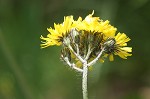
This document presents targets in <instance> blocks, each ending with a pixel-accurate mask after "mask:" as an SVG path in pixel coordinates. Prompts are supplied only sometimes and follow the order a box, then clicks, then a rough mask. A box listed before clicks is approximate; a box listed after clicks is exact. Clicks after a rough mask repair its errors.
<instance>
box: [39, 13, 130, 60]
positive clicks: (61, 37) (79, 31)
mask: <svg viewBox="0 0 150 99" xmlns="http://www.w3.org/2000/svg"><path fill="white" fill-rule="evenodd" d="M93 15H94V11H93V12H92V13H91V14H89V15H87V16H86V17H85V19H83V20H82V17H79V18H78V19H77V20H74V19H73V16H66V17H64V22H63V23H61V24H55V23H54V28H51V27H50V28H48V29H47V30H48V31H49V34H48V35H47V37H43V36H41V39H42V40H43V41H44V42H42V44H41V47H42V48H45V47H48V46H52V45H57V46H60V45H62V44H63V47H65V49H64V50H63V52H62V53H65V54H64V56H65V57H69V56H70V58H69V59H70V60H71V58H72V59H73V57H72V56H73V55H71V53H72V50H75V51H80V52H77V53H78V54H81V57H83V58H84V57H85V59H87V60H88V61H89V62H90V61H92V60H93V59H94V58H95V57H97V55H98V53H99V52H100V51H101V50H102V49H103V48H104V53H103V57H101V58H100V60H101V61H103V58H104V57H107V56H109V60H110V61H113V60H114V58H113V54H114V55H118V56H120V57H121V58H123V59H126V58H127V56H131V55H132V54H130V52H132V48H131V47H126V46H127V42H128V41H130V39H129V38H128V37H127V36H126V34H124V33H118V34H117V35H116V31H117V28H115V27H114V26H112V25H110V23H109V21H108V20H106V21H103V20H101V19H100V18H99V17H93ZM77 47H78V48H79V49H78V50H77ZM69 49H70V50H69ZM89 50H91V52H90V51H89ZM89 52H90V54H89V55H86V54H87V53H89ZM74 56H75V55H74ZM86 56H87V57H89V58H86ZM74 59H75V58H74Z"/></svg>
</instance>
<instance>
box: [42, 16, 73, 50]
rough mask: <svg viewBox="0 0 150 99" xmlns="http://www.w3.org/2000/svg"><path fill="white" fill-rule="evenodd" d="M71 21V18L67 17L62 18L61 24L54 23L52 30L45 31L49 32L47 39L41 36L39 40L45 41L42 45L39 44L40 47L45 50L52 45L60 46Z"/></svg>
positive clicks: (70, 26) (68, 30) (69, 28)
mask: <svg viewBox="0 0 150 99" xmlns="http://www.w3.org/2000/svg"><path fill="white" fill-rule="evenodd" d="M73 21H74V20H73V16H67V17H64V22H63V23H62V24H55V23H54V29H52V28H51V27H50V28H48V29H47V30H48V31H49V34H48V35H47V37H43V36H41V39H42V40H44V41H45V42H42V43H43V44H41V47H42V48H45V47H48V46H52V45H58V46H59V45H61V44H62V42H63V38H64V37H65V36H66V35H67V34H68V33H69V32H70V30H71V28H72V22H73Z"/></svg>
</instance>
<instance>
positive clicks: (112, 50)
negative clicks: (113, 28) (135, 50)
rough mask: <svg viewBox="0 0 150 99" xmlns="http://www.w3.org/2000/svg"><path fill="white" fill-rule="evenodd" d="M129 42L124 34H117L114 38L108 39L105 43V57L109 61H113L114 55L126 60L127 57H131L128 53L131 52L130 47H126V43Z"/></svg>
mask: <svg viewBox="0 0 150 99" xmlns="http://www.w3.org/2000/svg"><path fill="white" fill-rule="evenodd" d="M128 41H130V38H129V37H127V36H126V34H124V33H118V34H117V35H116V36H115V37H114V38H108V39H107V40H106V41H105V43H104V45H103V46H104V47H105V57H106V56H108V55H109V60H110V61H113V60H114V57H113V54H114V55H118V56H120V57H121V58H123V59H127V57H128V56H131V55H132V54H130V53H129V52H132V47H126V46H127V42H128Z"/></svg>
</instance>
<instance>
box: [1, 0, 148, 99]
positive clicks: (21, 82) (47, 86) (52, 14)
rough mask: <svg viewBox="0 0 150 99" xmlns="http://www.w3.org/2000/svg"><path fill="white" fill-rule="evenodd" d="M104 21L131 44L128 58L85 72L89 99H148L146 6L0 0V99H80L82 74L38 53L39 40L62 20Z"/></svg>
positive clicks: (140, 2)
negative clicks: (91, 16) (89, 18)
mask: <svg viewBox="0 0 150 99" xmlns="http://www.w3.org/2000/svg"><path fill="white" fill-rule="evenodd" d="M92 10H95V14H94V16H99V17H100V18H101V19H103V20H107V19H108V20H109V21H110V23H111V24H112V25H114V26H115V27H117V28H118V32H119V31H120V32H125V33H126V34H127V35H128V36H129V37H130V38H131V39H132V40H131V41H130V42H129V43H128V46H132V47H133V56H132V57H128V59H127V60H123V59H121V58H119V57H118V56H115V61H114V62H109V61H108V59H107V60H106V61H105V63H104V64H101V63H97V64H96V65H94V67H93V70H92V71H90V72H89V77H88V80H89V81H88V91H89V99H150V58H149V57H150V44H149V42H150V25H149V24H150V1H149V0H0V99H82V90H81V74H79V73H77V72H75V71H74V70H71V69H69V67H67V66H65V65H64V64H63V63H62V62H61V61H60V59H59V57H60V49H61V47H57V46H53V47H48V48H46V49H40V43H41V42H40V41H41V40H40V35H45V36H46V35H47V33H48V31H47V28H48V27H50V26H52V27H53V23H54V22H56V23H61V22H63V17H64V16H67V15H74V18H75V19H77V18H78V16H81V17H83V18H84V17H85V16H86V15H88V14H90V13H92Z"/></svg>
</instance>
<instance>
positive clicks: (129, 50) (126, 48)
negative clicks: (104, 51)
mask: <svg viewBox="0 0 150 99" xmlns="http://www.w3.org/2000/svg"><path fill="white" fill-rule="evenodd" d="M120 49H121V50H124V51H126V52H132V47H123V48H120Z"/></svg>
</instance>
